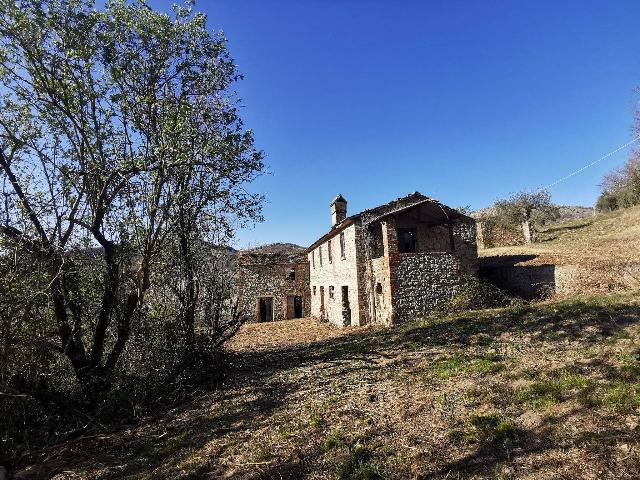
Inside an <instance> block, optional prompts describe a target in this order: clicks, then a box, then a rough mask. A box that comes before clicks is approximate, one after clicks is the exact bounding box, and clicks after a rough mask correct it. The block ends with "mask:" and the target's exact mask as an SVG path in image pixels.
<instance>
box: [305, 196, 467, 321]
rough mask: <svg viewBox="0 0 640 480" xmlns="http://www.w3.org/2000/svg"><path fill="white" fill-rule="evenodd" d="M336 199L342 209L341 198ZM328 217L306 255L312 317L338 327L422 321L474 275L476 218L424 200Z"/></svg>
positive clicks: (410, 199) (416, 198)
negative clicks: (326, 227) (323, 232)
mask: <svg viewBox="0 0 640 480" xmlns="http://www.w3.org/2000/svg"><path fill="white" fill-rule="evenodd" d="M336 198H339V199H340V200H341V201H342V202H344V209H345V210H346V201H345V200H344V198H343V197H342V196H339V197H336ZM341 207H342V206H341ZM335 211H336V208H335V205H333V204H332V214H333V213H334V212H335ZM338 218H339V217H338ZM333 220H334V225H333V227H332V229H331V230H330V231H329V232H328V233H327V234H326V235H325V236H323V237H322V238H321V239H319V240H318V241H316V242H315V243H314V244H313V245H312V246H311V247H309V249H308V250H307V252H308V259H309V262H310V264H311V270H310V282H311V291H312V294H311V314H312V316H314V317H316V318H319V319H323V320H327V321H329V322H331V323H333V324H335V325H337V326H347V325H363V324H367V323H382V324H386V325H390V324H394V323H397V322H402V321H406V320H409V319H412V318H417V317H420V316H423V315H425V314H427V313H429V312H430V311H432V310H433V308H435V307H436V306H437V305H438V304H439V303H440V302H443V301H446V300H448V299H449V298H451V296H452V295H453V294H454V292H455V288H456V286H457V285H459V284H460V282H461V281H462V279H463V278H464V276H465V275H475V274H476V273H477V270H478V257H477V248H476V227H475V221H474V220H473V219H471V218H469V217H466V216H465V215H462V214H460V213H459V212H457V211H455V210H453V209H451V208H449V207H447V206H445V205H442V204H440V203H439V202H437V201H435V200H432V199H430V198H428V197H425V196H423V195H420V194H417V193H416V194H411V195H409V196H407V197H404V198H401V199H398V200H395V201H393V202H390V203H388V204H386V205H382V206H381V207H377V208H375V209H371V210H366V211H364V212H362V213H360V214H358V215H354V216H352V217H345V218H344V219H343V220H341V221H339V222H338V223H335V220H336V216H335V215H333ZM399 232H400V233H401V234H402V239H399V235H400V233H399ZM341 236H343V237H344V238H343V240H340V237H341ZM341 242H344V258H342V256H341V250H340V244H341ZM401 244H402V247H400V245H401ZM329 251H331V255H329ZM329 258H331V261H329ZM321 259H322V260H321ZM343 293H344V294H346V297H344V296H343Z"/></svg>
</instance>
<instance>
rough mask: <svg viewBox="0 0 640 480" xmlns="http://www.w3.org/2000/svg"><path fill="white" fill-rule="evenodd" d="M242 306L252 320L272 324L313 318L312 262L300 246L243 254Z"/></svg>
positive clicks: (239, 273)
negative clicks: (310, 273) (310, 267)
mask: <svg viewBox="0 0 640 480" xmlns="http://www.w3.org/2000/svg"><path fill="white" fill-rule="evenodd" d="M237 285H238V292H237V294H238V297H237V302H238V307H239V309H240V310H241V311H243V312H244V313H245V314H246V315H247V316H248V317H249V320H252V321H258V322H269V321H272V320H285V319H289V318H302V317H308V316H309V315H310V308H311V303H310V298H309V263H308V262H307V259H306V255H305V253H304V249H303V248H302V247H299V246H297V245H291V244H275V245H267V246H264V247H260V248H257V249H253V250H249V251H244V252H239V254H238V258H237Z"/></svg>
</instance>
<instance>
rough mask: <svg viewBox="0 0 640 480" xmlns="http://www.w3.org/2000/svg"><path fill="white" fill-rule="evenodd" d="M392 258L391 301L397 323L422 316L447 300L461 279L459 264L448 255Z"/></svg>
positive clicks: (403, 255) (415, 255) (410, 255)
mask: <svg viewBox="0 0 640 480" xmlns="http://www.w3.org/2000/svg"><path fill="white" fill-rule="evenodd" d="M395 257H396V258H394V259H393V270H392V271H393V273H392V290H393V294H392V295H393V296H392V298H393V307H394V313H395V317H396V318H395V320H396V321H397V322H403V321H406V320H411V319H415V318H419V317H421V316H424V315H425V314H428V313H429V312H431V311H432V310H433V309H434V308H435V307H436V306H437V305H438V304H439V303H441V302H445V301H447V300H449V299H450V298H451V297H452V296H453V294H454V293H455V289H456V287H457V286H458V285H459V283H460V280H461V278H462V275H461V268H460V261H459V259H457V258H456V257H455V256H454V255H453V254H451V253H428V254H425V253H422V254H421V253H416V254H412V253H403V254H396V255H395Z"/></svg>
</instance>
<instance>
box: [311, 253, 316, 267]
mask: <svg viewBox="0 0 640 480" xmlns="http://www.w3.org/2000/svg"><path fill="white" fill-rule="evenodd" d="M311 266H312V267H313V268H316V251H315V250H314V251H312V252H311Z"/></svg>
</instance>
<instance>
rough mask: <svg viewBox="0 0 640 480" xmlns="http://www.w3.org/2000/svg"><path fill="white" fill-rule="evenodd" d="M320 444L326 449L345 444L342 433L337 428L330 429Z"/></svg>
mask: <svg viewBox="0 0 640 480" xmlns="http://www.w3.org/2000/svg"><path fill="white" fill-rule="evenodd" d="M322 445H323V448H324V449H325V450H326V451H329V450H336V449H338V448H342V447H344V446H345V439H344V434H343V433H342V431H341V430H339V429H336V430H331V431H330V432H329V433H328V434H327V436H326V438H325V439H324V443H323V444H322Z"/></svg>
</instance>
